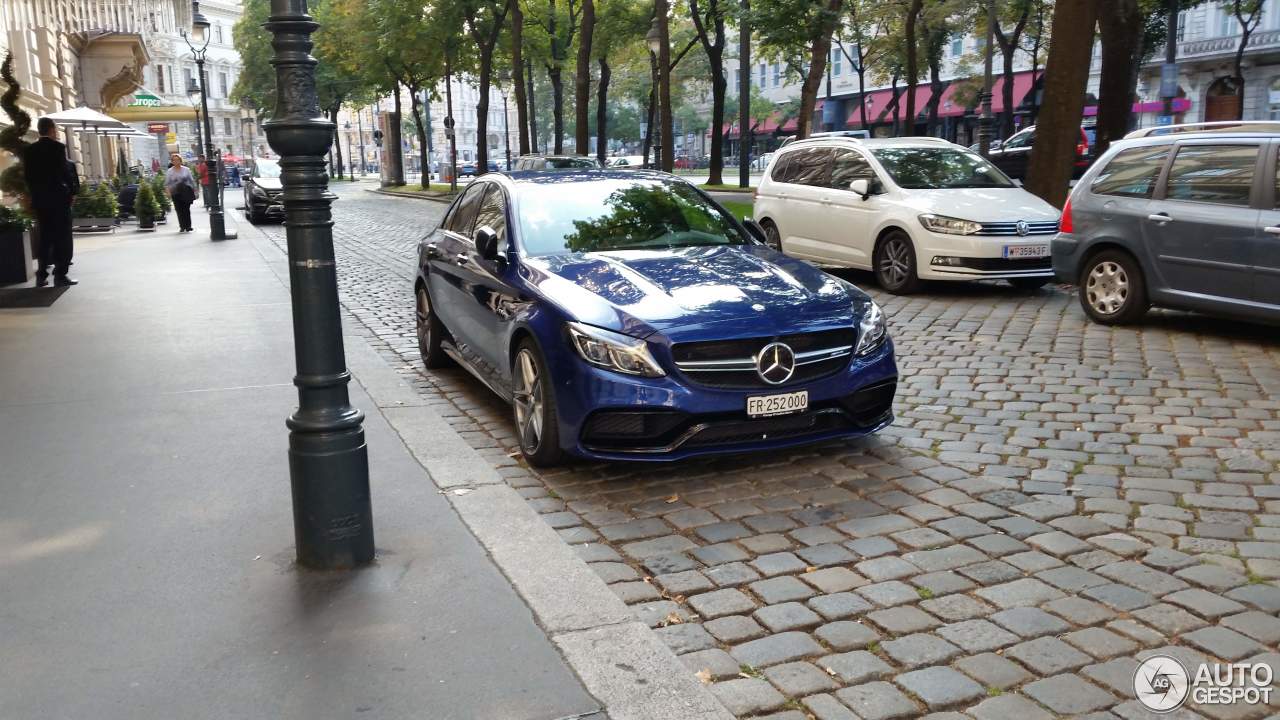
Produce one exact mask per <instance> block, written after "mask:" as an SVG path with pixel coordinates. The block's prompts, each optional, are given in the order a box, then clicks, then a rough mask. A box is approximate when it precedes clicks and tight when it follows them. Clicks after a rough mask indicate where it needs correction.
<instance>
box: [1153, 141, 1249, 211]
mask: <svg viewBox="0 0 1280 720" xmlns="http://www.w3.org/2000/svg"><path fill="white" fill-rule="evenodd" d="M1257 161H1258V146H1257V145H1183V146H1182V147H1181V148H1179V149H1178V155H1177V157H1175V158H1174V159H1173V167H1171V168H1169V182H1168V189H1167V190H1166V191H1165V198H1167V199H1169V200H1190V201H1194V202H1207V203H1215V204H1217V205H1241V206H1244V207H1248V206H1249V195H1250V193H1251V192H1252V191H1253V169H1254V166H1255V165H1257Z"/></svg>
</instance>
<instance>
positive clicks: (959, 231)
mask: <svg viewBox="0 0 1280 720" xmlns="http://www.w3.org/2000/svg"><path fill="white" fill-rule="evenodd" d="M920 224H921V225H923V226H924V229H925V230H928V231H929V232H936V233H942V234H944V235H973V234H974V233H977V232H979V231H981V230H982V223H976V222H974V221H972V220H961V219H960V218H953V217H947V216H946V215H932V214H930V213H925V214H924V215H921V216H920Z"/></svg>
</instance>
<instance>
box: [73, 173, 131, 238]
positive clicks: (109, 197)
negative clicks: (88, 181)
mask: <svg viewBox="0 0 1280 720" xmlns="http://www.w3.org/2000/svg"><path fill="white" fill-rule="evenodd" d="M119 212H120V207H119V204H118V203H116V196H115V194H114V193H112V192H111V185H110V184H108V183H99V184H97V185H95V186H90V187H85V186H81V188H80V194H78V195H76V199H75V202H74V203H73V204H72V205H71V217H72V220H71V225H72V228H73V229H74V230H75V231H76V232H85V231H90V230H114V229H115V227H116V224H115V223H116V215H117V214H118V213H119Z"/></svg>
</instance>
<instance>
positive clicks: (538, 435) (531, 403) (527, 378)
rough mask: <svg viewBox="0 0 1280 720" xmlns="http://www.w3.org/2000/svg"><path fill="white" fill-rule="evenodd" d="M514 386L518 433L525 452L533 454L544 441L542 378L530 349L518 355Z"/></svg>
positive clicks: (523, 350) (521, 351)
mask: <svg viewBox="0 0 1280 720" xmlns="http://www.w3.org/2000/svg"><path fill="white" fill-rule="evenodd" d="M514 384H515V392H514V393H513V394H514V396H515V397H514V401H515V402H514V404H515V410H516V431H517V432H518V433H520V444H521V445H522V446H523V448H524V451H525V452H526V453H529V454H532V453H535V452H537V450H538V444H539V443H540V442H541V441H542V378H541V377H540V376H539V375H538V366H537V364H536V363H535V362H534V359H533V354H532V353H530V352H529V350H528V349H522V350H520V352H519V353H517V354H516V363H515V383H514Z"/></svg>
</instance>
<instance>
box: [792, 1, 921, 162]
mask: <svg viewBox="0 0 1280 720" xmlns="http://www.w3.org/2000/svg"><path fill="white" fill-rule="evenodd" d="M919 1H920V2H923V0H919ZM843 5H844V2H843V0H827V3H826V7H825V13H824V15H823V18H822V22H821V23H820V25H819V28H818V36H817V37H815V38H814V39H813V47H812V48H811V49H810V52H809V74H808V75H806V76H805V78H804V84H803V85H801V86H800V117H798V118H796V137H797V138H800V139H803V138H807V137H809V133H810V132H811V131H812V128H811V127H810V125H811V124H812V123H813V108H814V106H815V105H817V103H818V88H819V87H820V86H821V85H822V78H823V76H824V75H825V74H826V72H827V59H828V58H829V57H830V56H831V34H832V33H833V32H835V29H836V25H837V24H838V23H839V18H840V8H841V7H842V6H843Z"/></svg>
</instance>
